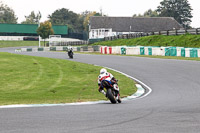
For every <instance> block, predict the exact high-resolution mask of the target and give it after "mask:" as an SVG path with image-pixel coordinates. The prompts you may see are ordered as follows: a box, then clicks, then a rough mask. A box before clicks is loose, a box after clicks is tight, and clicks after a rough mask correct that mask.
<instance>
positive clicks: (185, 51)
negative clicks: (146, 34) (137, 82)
mask: <svg viewBox="0 0 200 133" xmlns="http://www.w3.org/2000/svg"><path fill="white" fill-rule="evenodd" d="M100 53H101V54H121V55H153V56H178V57H192V58H196V57H200V48H184V47H150V46H148V47H144V46H113V47H110V46H101V47H100Z"/></svg>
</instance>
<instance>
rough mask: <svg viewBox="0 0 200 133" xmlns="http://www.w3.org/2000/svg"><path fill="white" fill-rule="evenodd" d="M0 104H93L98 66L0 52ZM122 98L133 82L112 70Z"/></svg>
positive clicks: (130, 91) (132, 89) (99, 97)
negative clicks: (88, 102)
mask: <svg viewBox="0 0 200 133" xmlns="http://www.w3.org/2000/svg"><path fill="white" fill-rule="evenodd" d="M0 64H1V65H0V73H1V74H0V79H1V80H0V84H1V85H0V105H10V104H42V103H69V102H82V101H96V100H102V99H104V100H105V99H106V98H105V97H104V96H103V95H102V94H100V93H99V92H98V91H97V88H98V86H97V77H98V74H99V70H100V68H101V67H97V66H93V65H88V64H83V63H77V62H72V61H67V60H61V59H51V58H44V57H32V56H25V55H16V54H11V53H0ZM110 72H112V73H113V75H114V76H115V77H116V78H117V79H119V86H120V89H121V96H122V97H124V96H128V95H131V94H133V93H135V92H136V87H135V83H134V82H133V81H132V80H131V79H129V78H127V77H125V76H123V75H121V74H119V73H116V72H113V71H110Z"/></svg>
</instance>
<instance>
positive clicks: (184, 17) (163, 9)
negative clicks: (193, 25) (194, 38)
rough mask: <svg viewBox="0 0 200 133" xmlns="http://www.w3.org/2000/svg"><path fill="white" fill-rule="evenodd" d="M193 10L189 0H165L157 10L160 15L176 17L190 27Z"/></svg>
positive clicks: (186, 26)
mask: <svg viewBox="0 0 200 133" xmlns="http://www.w3.org/2000/svg"><path fill="white" fill-rule="evenodd" d="M192 10H193V9H192V8H191V6H190V4H189V2H188V0H163V1H162V2H160V6H158V9H157V12H158V14H159V16H160V17H174V19H175V20H176V21H177V22H179V23H180V24H181V25H183V26H184V27H185V28H188V27H189V26H190V22H191V18H192V17H193V16H192V14H191V11H192Z"/></svg>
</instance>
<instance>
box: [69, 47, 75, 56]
mask: <svg viewBox="0 0 200 133" xmlns="http://www.w3.org/2000/svg"><path fill="white" fill-rule="evenodd" d="M71 53H72V55H73V54H74V53H73V49H72V47H69V49H68V56H70V54H71Z"/></svg>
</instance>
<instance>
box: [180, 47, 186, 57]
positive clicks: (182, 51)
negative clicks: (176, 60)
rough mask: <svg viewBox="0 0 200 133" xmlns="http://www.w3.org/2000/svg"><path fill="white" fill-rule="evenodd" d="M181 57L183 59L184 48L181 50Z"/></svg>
mask: <svg viewBox="0 0 200 133" xmlns="http://www.w3.org/2000/svg"><path fill="white" fill-rule="evenodd" d="M181 57H185V48H181Z"/></svg>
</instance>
